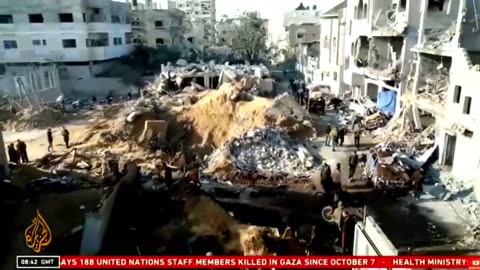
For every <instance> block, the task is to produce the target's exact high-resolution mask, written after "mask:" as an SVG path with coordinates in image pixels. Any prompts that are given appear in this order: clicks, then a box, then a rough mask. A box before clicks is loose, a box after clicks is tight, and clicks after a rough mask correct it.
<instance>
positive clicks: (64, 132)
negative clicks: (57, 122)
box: [62, 127, 70, 148]
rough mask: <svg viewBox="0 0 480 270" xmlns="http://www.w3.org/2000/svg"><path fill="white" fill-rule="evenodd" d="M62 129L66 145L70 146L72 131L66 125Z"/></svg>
mask: <svg viewBox="0 0 480 270" xmlns="http://www.w3.org/2000/svg"><path fill="white" fill-rule="evenodd" d="M62 129H63V130H62V137H63V141H64V142H65V147H67V148H69V147H70V145H69V144H68V143H69V141H70V132H69V131H68V130H67V129H66V128H65V127H62Z"/></svg>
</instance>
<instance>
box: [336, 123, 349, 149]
mask: <svg viewBox="0 0 480 270" xmlns="http://www.w3.org/2000/svg"><path fill="white" fill-rule="evenodd" d="M346 133H347V129H346V128H345V127H341V128H340V129H339V130H338V145H340V146H343V143H344V142H345V134H346Z"/></svg>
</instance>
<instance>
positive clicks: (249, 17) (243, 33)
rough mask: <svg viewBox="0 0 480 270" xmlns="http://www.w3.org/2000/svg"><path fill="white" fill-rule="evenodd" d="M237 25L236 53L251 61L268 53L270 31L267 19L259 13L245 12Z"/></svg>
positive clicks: (234, 48) (233, 43) (234, 41)
mask: <svg viewBox="0 0 480 270" xmlns="http://www.w3.org/2000/svg"><path fill="white" fill-rule="evenodd" d="M237 21H238V24H237V25H236V27H235V37H234V39H233V42H232V49H233V51H234V53H235V54H237V55H239V56H241V57H242V58H244V59H246V60H249V61H258V60H260V59H261V58H264V57H265V55H266V54H267V53H268V48H267V38H268V33H267V29H266V27H265V20H264V19H262V18H260V17H259V16H258V14H257V13H255V12H250V13H245V14H244V15H243V16H242V17H240V18H239V20H237Z"/></svg>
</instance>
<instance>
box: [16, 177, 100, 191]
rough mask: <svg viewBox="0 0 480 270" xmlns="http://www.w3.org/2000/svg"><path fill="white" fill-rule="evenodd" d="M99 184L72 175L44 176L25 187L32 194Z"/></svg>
mask: <svg viewBox="0 0 480 270" xmlns="http://www.w3.org/2000/svg"><path fill="white" fill-rule="evenodd" d="M98 186H99V185H98V184H96V183H94V182H90V181H82V180H80V179H75V178H73V177H72V176H63V177H59V178H50V177H42V178H40V179H36V180H33V181H32V182H30V183H28V184H27V185H26V187H25V190H26V191H27V193H28V194H29V195H30V196H32V195H36V194H48V193H53V192H69V191H72V190H77V189H81V188H97V187H98Z"/></svg>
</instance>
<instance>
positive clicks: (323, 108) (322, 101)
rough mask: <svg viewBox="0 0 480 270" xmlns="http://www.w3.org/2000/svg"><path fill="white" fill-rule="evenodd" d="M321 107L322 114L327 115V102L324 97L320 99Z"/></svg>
mask: <svg viewBox="0 0 480 270" xmlns="http://www.w3.org/2000/svg"><path fill="white" fill-rule="evenodd" d="M319 106H320V114H321V115H325V107H326V106H327V102H326V101H325V99H324V98H323V97H320V101H319Z"/></svg>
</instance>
